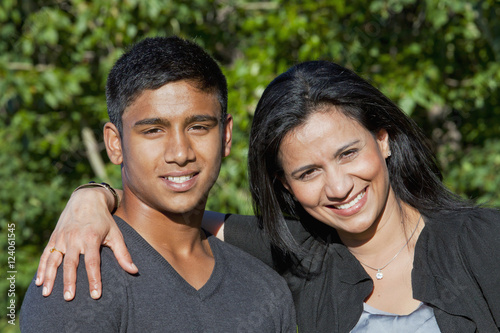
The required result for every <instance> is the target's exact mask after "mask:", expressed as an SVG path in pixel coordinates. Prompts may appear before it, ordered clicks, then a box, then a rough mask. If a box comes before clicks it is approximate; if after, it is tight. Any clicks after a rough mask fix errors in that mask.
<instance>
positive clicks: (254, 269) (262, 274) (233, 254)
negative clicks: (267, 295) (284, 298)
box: [209, 236, 286, 287]
mask: <svg viewBox="0 0 500 333" xmlns="http://www.w3.org/2000/svg"><path fill="white" fill-rule="evenodd" d="M209 238H210V244H211V246H212V249H213V250H216V253H215V255H216V260H217V251H220V253H219V255H223V257H224V260H225V261H226V262H225V264H226V265H227V267H228V272H229V274H231V277H241V278H245V279H246V280H249V281H252V280H253V282H251V283H265V284H268V285H273V286H277V285H278V286H279V285H281V286H284V287H286V283H285V280H284V279H283V278H282V277H281V276H280V275H279V274H278V273H277V272H276V271H275V270H274V269H272V268H271V267H269V266H268V265H266V264H265V263H263V262H262V261H260V260H259V259H257V258H255V257H254V256H252V255H250V254H248V253H247V252H245V251H243V250H241V249H239V248H238V247H236V246H234V245H231V244H228V243H225V242H223V241H221V240H219V239H217V238H216V237H214V236H210V237H209ZM214 245H215V246H216V247H215V249H214Z"/></svg>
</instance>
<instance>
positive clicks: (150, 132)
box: [143, 128, 161, 134]
mask: <svg viewBox="0 0 500 333" xmlns="http://www.w3.org/2000/svg"><path fill="white" fill-rule="evenodd" d="M160 131H161V130H160V129H159V128H150V129H147V130H145V131H144V132H143V133H144V134H155V133H159V132H160Z"/></svg>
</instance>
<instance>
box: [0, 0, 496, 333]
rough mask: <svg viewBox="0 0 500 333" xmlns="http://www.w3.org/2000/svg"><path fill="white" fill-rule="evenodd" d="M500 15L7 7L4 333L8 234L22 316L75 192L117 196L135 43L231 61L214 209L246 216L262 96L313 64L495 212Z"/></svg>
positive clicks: (1, 178) (113, 4)
mask: <svg viewBox="0 0 500 333" xmlns="http://www.w3.org/2000/svg"><path fill="white" fill-rule="evenodd" d="M499 17H500V3H499V2H498V0H476V1H466V0H421V1H416V0H373V1H368V0H349V1H347V0H345V1H344V0H336V1H331V0H302V1H285V0H270V1H245V0H234V1H232V0H219V1H217V0H213V1H210V0H192V1H168V0H148V1H140V0H120V1H119V0H95V1H85V0H67V1H63V0H43V1H42V0H2V1H1V4H0V228H1V232H0V235H1V236H0V245H1V247H2V251H1V252H0V267H1V270H0V272H1V280H0V295H1V296H0V302H1V303H0V308H1V309H2V310H1V311H0V313H1V314H2V317H1V319H0V331H2V332H11V331H12V332H16V331H17V330H18V325H17V326H12V325H9V324H8V323H7V319H8V318H7V317H6V316H5V315H4V313H5V309H6V307H7V305H8V302H9V301H10V298H9V297H7V295H8V289H9V281H8V280H7V275H6V272H7V271H8V270H9V269H6V268H7V267H8V265H7V263H8V257H9V251H8V245H9V244H8V236H7V235H8V234H9V233H10V232H9V227H12V225H10V226H9V224H12V223H13V224H14V225H15V247H16V251H15V258H16V262H15V268H16V270H17V275H16V293H15V294H16V295H15V296H16V306H17V307H20V305H21V301H22V298H23V297H24V291H25V289H26V287H27V285H28V284H29V282H30V281H31V279H32V277H33V275H34V273H35V271H36V267H37V265H38V258H39V255H40V254H41V252H42V250H43V247H44V246H45V244H46V242H47V241H48V237H49V236H50V233H51V230H52V229H53V228H54V226H55V224H56V222H57V220H58V217H59V214H60V212H61V211H62V209H63V207H64V204H65V202H66V201H67V200H68V198H69V196H70V195H71V192H72V190H73V189H74V188H75V187H76V186H77V185H79V184H82V183H87V182H88V181H90V180H95V181H99V182H100V181H106V182H109V183H110V184H112V185H113V186H114V187H118V188H119V187H121V182H120V169H119V167H117V166H114V165H112V164H110V163H109V162H108V158H107V156H106V153H105V150H104V145H103V143H102V127H103V124H104V123H105V122H106V121H107V112H106V102H105V96H104V87H105V82H106V76H107V74H108V71H109V69H110V68H111V66H112V65H113V63H114V61H115V60H116V59H117V58H118V57H119V56H120V55H121V54H122V53H123V51H124V49H126V47H127V46H129V45H130V44H131V43H134V42H136V41H138V40H140V39H142V38H144V37H147V36H157V35H161V36H169V35H173V34H175V35H179V36H181V37H184V38H188V39H191V40H194V41H196V42H197V43H198V44H200V45H201V46H203V47H204V48H205V49H207V50H208V51H209V53H210V54H212V55H213V56H214V57H215V58H216V59H217V61H218V62H219V63H220V64H221V66H222V67H223V71H224V73H225V74H226V76H227V79H228V84H229V112H230V113H232V114H233V116H234V120H235V128H234V141H233V150H232V153H231V156H230V157H229V158H227V159H226V160H225V161H224V163H223V169H222V171H221V175H220V177H219V180H218V182H217V184H216V186H215V187H214V189H213V190H212V193H211V197H210V201H209V203H208V208H209V209H212V210H218V211H222V212H232V213H240V214H250V213H252V208H251V202H250V198H249V192H248V182H247V167H246V155H247V147H248V133H249V128H250V124H251V122H252V114H253V111H254V109H255V106H256V104H257V101H258V99H259V97H260V95H261V93H262V91H263V90H264V88H265V87H266V85H267V84H268V83H269V82H270V81H271V80H272V79H273V78H274V77H275V76H276V75H278V74H280V73H282V72H283V71H285V70H286V69H287V68H288V67H290V66H292V65H294V64H296V63H298V62H301V61H305V60H315V59H326V60H332V61H334V62H337V63H339V64H341V65H343V66H346V67H348V68H351V69H353V70H354V71H356V72H357V73H358V74H360V75H361V76H362V77H364V78H366V79H367V80H369V81H370V82H371V83H372V84H374V85H375V86H376V87H378V88H379V89H380V90H381V91H382V92H384V93H385V94H386V95H388V96H389V97H390V98H391V99H392V100H394V101H395V102H396V103H397V104H398V105H399V106H400V107H401V108H402V109H403V110H404V111H405V112H407V113H408V114H409V115H410V116H411V117H412V118H413V119H414V120H415V121H416V122H417V123H418V124H419V125H420V126H421V127H422V128H423V129H424V131H425V133H426V135H427V137H428V138H429V140H430V141H431V142H432V145H433V147H434V150H435V152H436V155H437V158H438V161H439V164H440V166H441V168H442V171H443V175H444V181H445V183H446V184H447V186H448V187H449V188H450V189H452V190H453V191H455V192H457V193H459V194H460V195H462V196H464V197H467V198H472V199H474V200H476V201H477V202H479V203H483V204H487V205H491V206H497V207H499V206H500V194H499V191H498V189H499V188H500V172H499V170H500V103H499V98H500V94H499V92H500V89H499V85H500V61H499V60H500V20H499ZM11 231H13V230H11ZM11 249H12V248H11ZM12 254H13V253H12V252H11V253H10V255H12ZM17 315H19V311H17Z"/></svg>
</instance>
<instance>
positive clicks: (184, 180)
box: [165, 175, 193, 184]
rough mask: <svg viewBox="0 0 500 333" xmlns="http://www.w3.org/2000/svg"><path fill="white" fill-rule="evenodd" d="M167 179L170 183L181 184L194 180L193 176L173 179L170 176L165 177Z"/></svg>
mask: <svg viewBox="0 0 500 333" xmlns="http://www.w3.org/2000/svg"><path fill="white" fill-rule="evenodd" d="M165 178H166V179H167V180H168V181H170V182H173V183H177V184H181V183H184V182H186V181H188V180H190V179H191V178H193V175H189V176H181V177H171V176H168V177H165Z"/></svg>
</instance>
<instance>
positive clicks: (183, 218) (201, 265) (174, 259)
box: [115, 194, 215, 290]
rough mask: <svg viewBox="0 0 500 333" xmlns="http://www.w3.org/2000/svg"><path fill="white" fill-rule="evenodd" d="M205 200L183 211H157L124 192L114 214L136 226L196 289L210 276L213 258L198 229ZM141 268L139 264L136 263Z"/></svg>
mask: <svg viewBox="0 0 500 333" xmlns="http://www.w3.org/2000/svg"><path fill="white" fill-rule="evenodd" d="M203 208H204V204H203V206H202V207H201V208H200V207H198V209H196V210H194V211H192V212H189V213H184V214H169V213H168V212H167V213H166V212H160V211H158V210H155V209H153V208H152V207H150V206H148V205H146V204H145V203H143V202H141V201H140V200H138V199H137V198H132V199H130V196H127V195H126V194H124V197H123V201H122V205H121V206H120V208H118V210H117V211H116V213H115V214H116V215H117V216H119V217H120V218H122V219H123V220H125V221H126V222H127V223H128V224H129V225H130V226H131V227H132V228H134V229H135V231H137V232H138V233H139V234H140V235H141V236H142V237H143V238H144V239H145V240H146V241H147V242H148V243H149V244H150V245H151V246H152V247H153V248H154V249H155V250H156V251H158V253H160V255H162V256H163V258H165V260H167V261H168V263H169V264H170V265H171V266H172V267H173V268H174V269H175V270H176V271H177V273H178V274H179V275H180V276H182V278H183V279H184V280H185V281H186V282H187V283H189V284H190V285H191V286H192V287H193V288H195V289H196V290H199V289H200V288H201V287H203V286H204V285H205V284H206V283H207V281H208V279H209V278H210V276H211V274H212V271H213V269H214V266H215V260H214V256H213V253H212V250H211V248H210V244H209V242H208V240H207V238H206V237H205V234H204V232H203V231H202V229H201V220H202V217H203V212H204V209H203ZM138 267H139V270H140V265H138Z"/></svg>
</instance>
